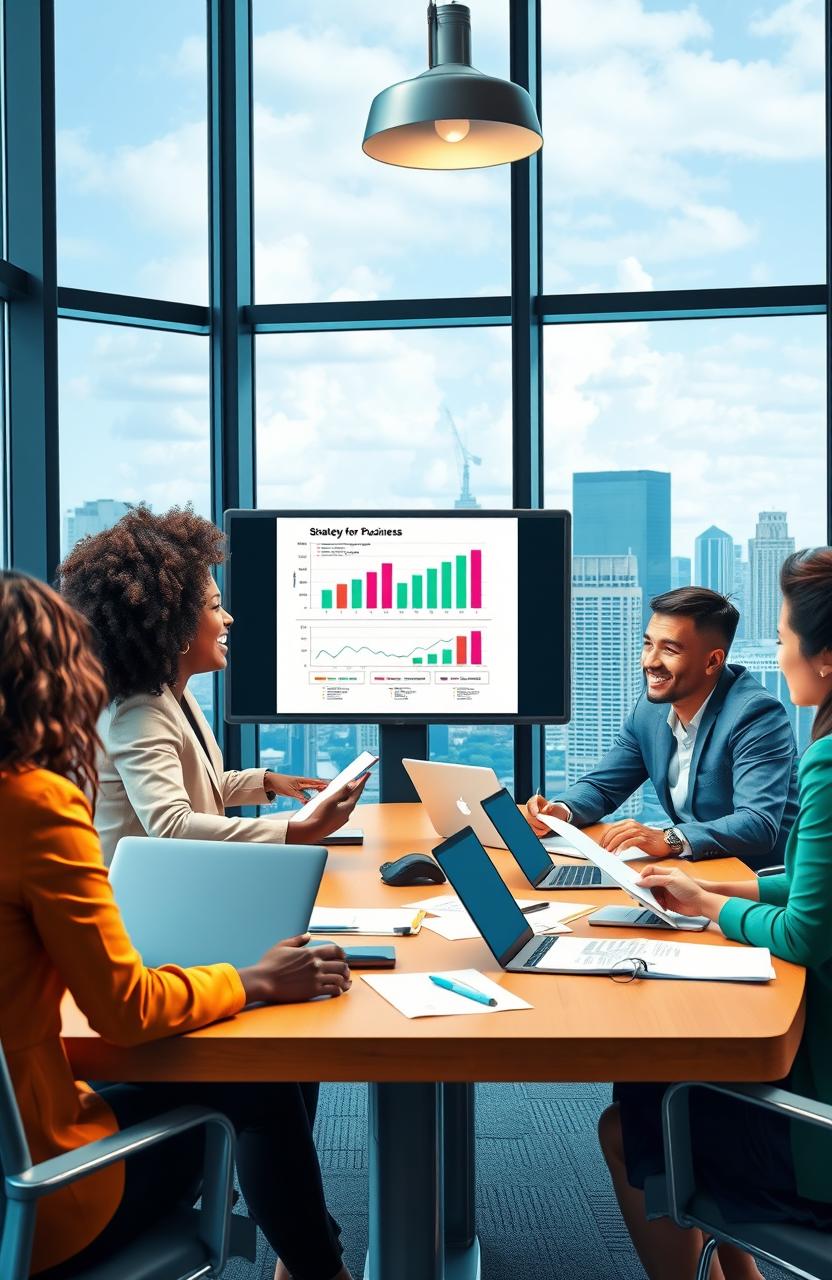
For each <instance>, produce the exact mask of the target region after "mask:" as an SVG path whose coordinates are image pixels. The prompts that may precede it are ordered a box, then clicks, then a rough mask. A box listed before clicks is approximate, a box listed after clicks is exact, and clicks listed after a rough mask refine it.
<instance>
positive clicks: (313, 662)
mask: <svg viewBox="0 0 832 1280" xmlns="http://www.w3.org/2000/svg"><path fill="white" fill-rule="evenodd" d="M225 531H226V534H227V537H228V548H229V558H228V568H227V579H226V582H227V589H226V605H227V607H228V609H229V611H230V612H231V613H232V614H233V616H234V626H233V629H232V631H231V637H230V644H229V665H228V673H227V678H226V685H225V688H226V699H225V717H226V719H227V720H228V721H230V722H232V723H248V722H261V723H263V722H265V723H268V722H281V723H283V722H293V721H294V722H296V721H316V720H317V721H325V722H332V721H338V720H342V721H356V722H360V721H371V722H372V721H379V722H388V723H389V722H396V721H397V722H401V721H406V720H414V721H425V722H428V723H430V722H436V721H439V722H442V723H447V722H450V723H453V722H457V723H465V724H470V723H476V722H482V723H489V724H493V723H501V722H502V723H511V724H535V723H547V724H564V723H565V722H566V721H567V720H568V718H569V619H570V603H569V601H570V591H569V587H570V579H571V572H570V566H571V559H570V557H571V546H570V517H569V514H568V513H567V512H565V511H465V510H462V511H424V512H423V511H228V512H227V513H226V517H225Z"/></svg>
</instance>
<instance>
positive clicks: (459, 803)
mask: <svg viewBox="0 0 832 1280" xmlns="http://www.w3.org/2000/svg"><path fill="white" fill-rule="evenodd" d="M456 807H457V809H459V812H460V813H463V814H464V815H465V817H466V818H470V816H471V810H470V809H469V808H468V806H467V804H466V803H465V801H464V800H463V798H462V796H460V797H459V799H458V800H457V802H456Z"/></svg>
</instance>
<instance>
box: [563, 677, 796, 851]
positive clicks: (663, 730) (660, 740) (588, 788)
mask: <svg viewBox="0 0 832 1280" xmlns="http://www.w3.org/2000/svg"><path fill="white" fill-rule="evenodd" d="M669 710H670V708H669V706H668V704H667V703H666V702H650V700H649V699H648V697H647V694H646V692H645V693H643V694H642V695H641V697H640V698H639V700H638V702H637V703H636V705H635V707H634V708H633V710H632V711H631V712H630V714H629V716H628V717H627V719H626V721H625V722H624V725H623V727H622V729H621V732H620V733H619V734H618V737H617V738H616V740H615V743H614V745H613V746H612V747H611V748H610V750H609V751H608V752H607V753H606V755H605V756H603V758H602V759H601V760H600V761H599V763H598V765H597V766H596V768H595V769H594V770H593V771H592V773H589V774H587V775H586V777H584V778H581V779H579V781H578V782H576V783H575V784H574V786H571V787H568V788H567V789H566V791H565V792H563V794H561V795H559V796H558V799H559V800H563V801H564V802H565V803H566V804H568V805H569V807H570V809H571V810H572V815H573V818H574V821H575V822H576V824H577V825H578V826H582V827H583V826H587V825H588V824H589V823H591V822H599V821H600V819H601V818H603V817H604V816H605V815H606V814H608V813H613V812H614V810H616V809H617V808H618V806H619V805H621V804H623V803H624V801H625V800H626V799H627V798H628V797H629V796H631V795H632V794H633V792H634V791H636V790H637V789H638V788H639V787H640V786H641V785H642V783H644V782H646V781H647V779H648V778H649V779H650V781H651V782H652V783H653V786H654V787H655V788H656V794H657V795H658V797H659V801H660V802H661V805H662V808H663V809H664V811H665V813H667V814H669V815H670V817H671V819H672V821H673V825H674V826H676V827H678V828H679V830H680V831H681V832H682V834H683V835H684V836H685V838H686V839H687V841H688V843H689V845H690V847H691V851H692V855H693V857H694V858H696V859H699V858H723V857H726V856H730V857H734V858H741V859H742V861H743V862H745V863H747V864H748V866H749V867H752V868H753V869H754V870H759V869H760V868H761V867H764V866H768V865H770V864H772V863H777V862H782V861H783V853H784V850H785V847H786V839H787V837H788V834H789V831H790V830H791V827H792V824H793V823H794V820H795V817H796V816H797V768H796V757H797V748H796V746H795V740H794V734H793V733H792V729H791V725H790V724H789V721H788V717H787V715H786V712H785V709H784V708H783V707H782V706H781V704H780V703H779V702H778V701H777V699H776V698H774V697H773V696H772V695H771V694H770V693H768V692H767V690H765V689H764V688H763V687H762V685H761V684H760V683H759V682H758V681H757V680H755V679H754V677H753V676H752V675H750V674H749V672H748V671H746V669H745V667H741V666H736V665H730V666H726V667H725V669H724V670H723V672H722V675H721V676H720V677H719V680H718V681H717V684H716V688H715V689H714V692H713V696H712V697H711V700H710V702H709V703H708V706H707V707H706V709H705V714H704V716H703V717H702V722H701V724H700V725H699V729H698V730H697V733H696V741H695V743H694V748H693V757H692V759H691V765H690V781H689V787H688V801H687V807H688V809H689V810H690V811H691V812H692V813H693V815H694V821H693V822H680V821H679V816H678V814H677V813H676V810H675V809H674V807H673V801H672V800H671V798H670V790H669V788H668V783H667V771H668V766H669V764H670V758H671V755H672V753H673V751H674V750H675V748H676V740H675V738H674V737H673V734H672V732H671V729H670V725H669V724H668V723H667V714H668V711H669Z"/></svg>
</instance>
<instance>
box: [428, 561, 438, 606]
mask: <svg viewBox="0 0 832 1280" xmlns="http://www.w3.org/2000/svg"><path fill="white" fill-rule="evenodd" d="M438 578H439V574H438V573H437V571H436V569H428V608H429V609H436V608H437V607H438V605H439V599H438V596H437V591H436V584H437V580H438Z"/></svg>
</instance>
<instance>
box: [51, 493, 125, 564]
mask: <svg viewBox="0 0 832 1280" xmlns="http://www.w3.org/2000/svg"><path fill="white" fill-rule="evenodd" d="M130 506H131V504H130V503H129V502H118V501H116V499H114V498H97V499H96V500H95V501H94V502H85V503H84V505H83V507H75V508H74V509H70V510H69V511H67V513H66V515H65V516H64V555H66V554H67V553H68V552H70V551H71V550H72V548H73V547H74V546H75V543H76V542H78V541H79V539H80V538H86V537H87V535H88V534H90V533H101V532H102V531H103V530H104V529H109V528H110V527H111V526H112V525H114V524H115V523H116V521H118V520H120V519H121V517H122V516H124V515H126V514H127V512H128V511H129V510H130Z"/></svg>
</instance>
